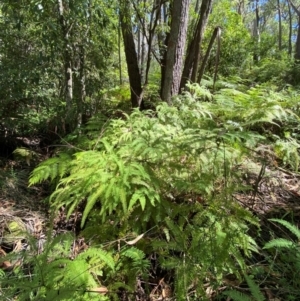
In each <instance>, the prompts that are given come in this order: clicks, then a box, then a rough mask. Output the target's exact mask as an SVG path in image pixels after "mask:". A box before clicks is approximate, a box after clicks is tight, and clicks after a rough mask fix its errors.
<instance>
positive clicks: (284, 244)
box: [264, 238, 296, 249]
mask: <svg viewBox="0 0 300 301" xmlns="http://www.w3.org/2000/svg"><path fill="white" fill-rule="evenodd" d="M295 246H296V244H295V243H294V242H292V241H290V240H287V239H284V238H277V239H273V240H271V241H269V242H267V243H266V244H265V246H264V249H270V248H288V249H289V248H292V247H295Z"/></svg>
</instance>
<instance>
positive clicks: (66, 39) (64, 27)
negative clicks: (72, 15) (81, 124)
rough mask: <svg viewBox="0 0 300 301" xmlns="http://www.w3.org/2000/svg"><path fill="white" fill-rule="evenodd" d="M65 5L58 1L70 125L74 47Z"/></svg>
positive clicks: (65, 94) (67, 113) (67, 121)
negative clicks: (71, 43) (71, 42)
mask: <svg viewBox="0 0 300 301" xmlns="http://www.w3.org/2000/svg"><path fill="white" fill-rule="evenodd" d="M65 7H66V6H65V3H63V0H58V12H59V23H60V27H61V32H62V39H63V45H64V55H63V61H64V79H65V87H64V91H65V92H64V98H65V102H66V112H65V122H66V123H67V124H68V125H70V124H71V123H72V121H73V120H72V105H73V71H72V66H73V62H72V51H71V49H72V47H71V45H70V31H71V25H69V24H68V22H67V20H66V18H65Z"/></svg>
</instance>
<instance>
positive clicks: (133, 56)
mask: <svg viewBox="0 0 300 301" xmlns="http://www.w3.org/2000/svg"><path fill="white" fill-rule="evenodd" d="M120 2H121V5H120V20H121V29H122V35H123V40H124V48H125V56H126V62H127V70H128V76H129V84H130V93H131V105H132V107H133V108H137V107H140V106H141V105H142V81H141V74H140V70H139V65H138V57H137V53H136V50H135V43H134V36H133V32H132V25H131V14H130V1H127V0H121V1H120Z"/></svg>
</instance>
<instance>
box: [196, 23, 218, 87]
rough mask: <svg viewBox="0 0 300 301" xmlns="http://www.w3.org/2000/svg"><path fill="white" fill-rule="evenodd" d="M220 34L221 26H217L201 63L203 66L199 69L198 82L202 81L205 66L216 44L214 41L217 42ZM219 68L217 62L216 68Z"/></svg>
mask: <svg viewBox="0 0 300 301" xmlns="http://www.w3.org/2000/svg"><path fill="white" fill-rule="evenodd" d="M220 35H221V28H220V27H216V28H215V30H214V32H213V34H212V36H211V39H210V42H209V45H208V48H207V50H206V53H205V56H204V59H203V61H202V64H201V68H200V70H199V75H198V82H199V83H200V82H201V79H202V77H203V74H204V70H205V66H206V63H207V60H208V58H209V56H210V53H211V50H212V47H213V44H214V42H215V40H216V38H217V37H218V38H220ZM217 56H218V53H217ZM216 61H218V60H216ZM217 68H218V66H217V64H216V70H217ZM215 74H216V72H215ZM215 77H216V76H215Z"/></svg>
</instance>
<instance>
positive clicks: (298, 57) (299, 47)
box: [288, 0, 300, 61]
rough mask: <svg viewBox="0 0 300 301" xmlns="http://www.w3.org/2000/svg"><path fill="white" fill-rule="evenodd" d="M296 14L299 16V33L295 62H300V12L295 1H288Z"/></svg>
mask: <svg viewBox="0 0 300 301" xmlns="http://www.w3.org/2000/svg"><path fill="white" fill-rule="evenodd" d="M288 1H289V2H290V4H291V6H292V8H293V9H294V11H295V12H296V14H297V16H298V31H297V39H296V45H295V56H294V57H295V60H297V61H299V60H300V10H299V9H298V8H297V7H296V6H295V4H294V3H293V1H291V0H288Z"/></svg>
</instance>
